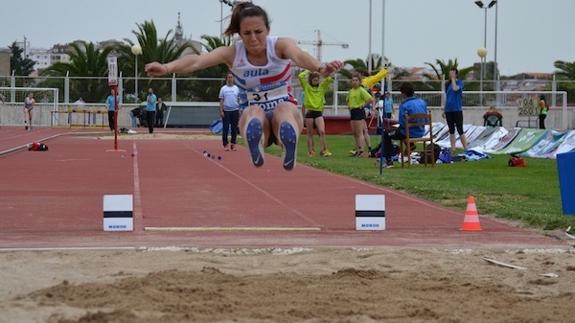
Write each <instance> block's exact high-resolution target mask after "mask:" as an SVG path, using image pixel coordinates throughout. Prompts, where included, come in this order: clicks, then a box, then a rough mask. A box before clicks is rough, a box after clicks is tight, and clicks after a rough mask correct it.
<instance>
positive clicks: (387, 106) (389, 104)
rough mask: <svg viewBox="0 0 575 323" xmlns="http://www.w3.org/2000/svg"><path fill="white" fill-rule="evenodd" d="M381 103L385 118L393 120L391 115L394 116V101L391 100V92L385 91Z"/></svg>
mask: <svg viewBox="0 0 575 323" xmlns="http://www.w3.org/2000/svg"><path fill="white" fill-rule="evenodd" d="M381 101H382V107H383V108H384V113H385V114H384V116H385V118H388V119H391V115H392V114H393V99H392V98H391V93H389V91H385V94H384V95H383V97H382V98H381Z"/></svg>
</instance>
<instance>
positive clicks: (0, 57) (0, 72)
mask: <svg viewBox="0 0 575 323" xmlns="http://www.w3.org/2000/svg"><path fill="white" fill-rule="evenodd" d="M10 56H12V52H11V51H10V49H9V48H0V77H2V76H10Z"/></svg>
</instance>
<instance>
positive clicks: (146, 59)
mask: <svg viewBox="0 0 575 323" xmlns="http://www.w3.org/2000/svg"><path fill="white" fill-rule="evenodd" d="M136 26H137V27H138V28H137V30H132V33H133V34H134V35H135V36H136V43H137V44H138V45H139V46H140V47H141V48H142V55H138V56H136V57H135V56H134V54H132V46H133V45H134V44H135V43H134V42H133V41H132V40H129V39H125V40H124V41H125V42H126V44H122V45H119V46H118V47H117V48H116V50H117V51H118V53H119V58H118V65H119V66H120V70H121V71H122V72H123V75H125V76H132V75H135V68H136V66H135V65H136V59H137V60H138V64H137V65H138V71H137V75H138V78H139V77H140V76H142V75H143V74H144V66H145V64H146V63H150V62H154V61H156V62H160V63H168V62H170V61H173V60H175V59H177V58H179V57H180V56H181V55H182V54H183V53H184V51H185V50H186V49H187V48H190V47H192V44H191V43H190V42H183V43H178V41H177V40H176V39H175V38H174V37H173V36H172V30H169V31H168V32H167V33H166V35H165V36H164V38H162V39H159V38H158V32H157V29H156V25H155V24H154V21H144V23H142V24H136ZM143 85H144V86H142V88H141V89H142V91H139V92H140V94H141V93H144V94H143V95H140V99H141V98H142V97H143V96H144V95H145V93H146V89H147V87H152V88H154V91H155V93H156V94H158V95H159V96H165V95H167V94H169V93H170V84H169V82H166V81H165V80H164V81H162V80H157V79H156V80H153V79H147V82H146V83H144V84H143Z"/></svg>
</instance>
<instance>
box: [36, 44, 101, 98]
mask: <svg viewBox="0 0 575 323" xmlns="http://www.w3.org/2000/svg"><path fill="white" fill-rule="evenodd" d="M111 50H112V49H111V48H104V49H98V48H97V47H96V46H95V45H94V44H93V43H91V42H84V41H79V42H74V43H71V44H69V52H68V55H69V56H70V61H69V62H68V63H63V62H58V63H55V64H53V65H51V66H50V67H48V68H47V69H45V70H44V71H43V72H42V75H43V76H59V77H64V76H66V75H68V76H69V77H70V78H71V81H70V98H72V99H77V98H80V97H82V98H83V99H84V100H85V101H86V102H101V101H103V100H104V98H106V96H107V95H108V92H109V88H108V82H107V79H105V77H107V76H108V62H107V57H108V54H109V53H110V52H111ZM74 77H77V78H76V79H74ZM80 77H81V78H80ZM84 78H85V79H84ZM61 90H62V89H61Z"/></svg>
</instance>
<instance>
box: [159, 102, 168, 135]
mask: <svg viewBox="0 0 575 323" xmlns="http://www.w3.org/2000/svg"><path fill="white" fill-rule="evenodd" d="M166 110H168V107H167V106H166V104H165V103H164V100H163V99H162V98H161V97H158V103H157V104H156V127H158V128H161V127H163V126H164V113H165V112H166Z"/></svg>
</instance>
